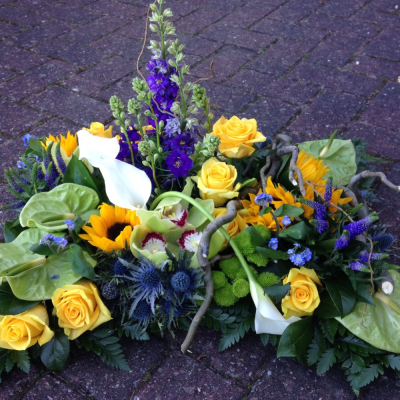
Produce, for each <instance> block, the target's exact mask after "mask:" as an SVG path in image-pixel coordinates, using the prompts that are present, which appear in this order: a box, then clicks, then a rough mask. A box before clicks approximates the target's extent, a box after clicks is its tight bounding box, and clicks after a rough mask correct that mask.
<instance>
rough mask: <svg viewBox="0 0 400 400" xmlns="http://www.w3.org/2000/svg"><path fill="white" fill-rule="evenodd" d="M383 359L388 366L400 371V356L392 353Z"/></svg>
mask: <svg viewBox="0 0 400 400" xmlns="http://www.w3.org/2000/svg"><path fill="white" fill-rule="evenodd" d="M383 361H384V363H385V366H386V367H389V366H390V368H392V369H394V370H397V371H400V356H395V355H393V354H391V355H389V356H385V357H383Z"/></svg>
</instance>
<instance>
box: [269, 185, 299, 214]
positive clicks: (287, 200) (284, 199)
mask: <svg viewBox="0 0 400 400" xmlns="http://www.w3.org/2000/svg"><path fill="white" fill-rule="evenodd" d="M265 193H267V194H270V195H271V196H272V197H273V198H274V199H277V200H274V201H273V202H272V204H273V205H274V206H275V208H276V209H278V208H279V207H281V206H283V205H284V204H290V205H291V206H295V207H300V208H301V203H299V202H298V201H295V199H294V197H293V195H292V193H290V192H288V191H287V190H285V188H283V187H282V186H281V185H280V184H279V183H278V186H277V187H276V186H275V185H274V184H273V183H272V178H271V177H269V178H268V181H267V187H266V188H265Z"/></svg>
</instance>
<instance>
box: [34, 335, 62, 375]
mask: <svg viewBox="0 0 400 400" xmlns="http://www.w3.org/2000/svg"><path fill="white" fill-rule="evenodd" d="M68 356H69V339H68V336H67V335H66V334H65V333H64V331H62V330H56V331H55V333H54V337H53V339H51V340H50V342H48V343H45V344H44V345H43V346H41V348H40V359H41V360H42V362H43V364H44V365H45V366H46V367H47V368H48V369H49V370H50V371H53V372H60V371H62V370H63V369H64V367H65V364H66V363H67V360H68Z"/></svg>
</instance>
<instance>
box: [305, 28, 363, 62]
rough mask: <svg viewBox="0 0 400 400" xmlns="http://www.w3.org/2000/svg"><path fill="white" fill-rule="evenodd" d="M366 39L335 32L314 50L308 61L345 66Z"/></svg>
mask: <svg viewBox="0 0 400 400" xmlns="http://www.w3.org/2000/svg"><path fill="white" fill-rule="evenodd" d="M364 42H365V39H364V38H361V37H357V36H350V35H343V34H333V35H332V36H330V37H329V38H328V39H326V40H325V41H324V42H322V43H320V44H319V45H318V47H317V48H316V49H315V50H313V51H312V53H311V54H310V57H308V58H307V60H306V61H307V62H311V63H313V64H317V63H320V64H322V65H327V66H329V67H343V66H344V65H345V64H347V62H348V61H349V60H350V59H351V58H352V57H353V56H354V55H355V54H356V53H357V52H358V50H359V49H360V47H361V46H362V45H363V44H364Z"/></svg>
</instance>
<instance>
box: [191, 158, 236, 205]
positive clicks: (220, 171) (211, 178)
mask: <svg viewBox="0 0 400 400" xmlns="http://www.w3.org/2000/svg"><path fill="white" fill-rule="evenodd" d="M236 178H237V171H236V168H235V167H234V166H233V165H227V164H226V163H224V162H220V161H218V160H217V159H216V158H214V157H212V158H210V159H209V160H207V161H206V162H205V163H204V164H203V167H202V168H201V171H199V173H198V176H195V177H193V178H192V179H193V180H194V181H195V182H196V183H197V186H198V188H199V190H200V196H201V198H202V199H212V200H214V204H215V207H219V206H222V205H224V204H225V203H226V202H227V201H228V200H229V199H233V198H234V197H237V196H238V195H239V192H238V190H239V189H240V186H241V184H240V183H237V184H236V185H235V187H234V186H233V185H234V183H235V181H236Z"/></svg>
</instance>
